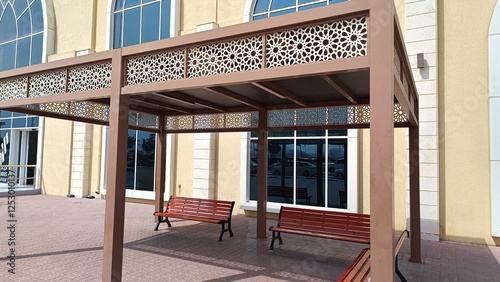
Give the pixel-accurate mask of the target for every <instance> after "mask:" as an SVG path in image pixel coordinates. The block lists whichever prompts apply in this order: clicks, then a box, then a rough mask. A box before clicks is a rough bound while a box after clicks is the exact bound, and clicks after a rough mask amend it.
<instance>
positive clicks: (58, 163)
mask: <svg viewBox="0 0 500 282" xmlns="http://www.w3.org/2000/svg"><path fill="white" fill-rule="evenodd" d="M43 134H44V141H43V147H42V175H41V179H40V186H41V189H42V193H44V194H47V195H58V196H66V195H68V194H69V187H70V183H71V179H70V177H71V156H72V152H73V150H72V142H71V140H72V137H73V122H72V121H65V120H60V119H52V118H45V119H44V132H43Z"/></svg>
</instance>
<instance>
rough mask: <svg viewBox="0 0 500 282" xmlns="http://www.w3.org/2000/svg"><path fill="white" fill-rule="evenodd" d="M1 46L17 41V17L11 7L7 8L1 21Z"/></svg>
mask: <svg viewBox="0 0 500 282" xmlns="http://www.w3.org/2000/svg"><path fill="white" fill-rule="evenodd" d="M0 30H1V31H2V32H0V44H1V43H4V42H7V41H10V40H14V39H16V33H17V32H16V16H15V15H14V10H13V9H12V6H11V5H7V6H5V11H4V13H3V15H2V18H1V19H0Z"/></svg>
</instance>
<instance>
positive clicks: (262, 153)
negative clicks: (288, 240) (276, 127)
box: [257, 110, 268, 238]
mask: <svg viewBox="0 0 500 282" xmlns="http://www.w3.org/2000/svg"><path fill="white" fill-rule="evenodd" d="M258 136H259V140H258V142H259V144H258V166H257V238H266V236H267V223H266V220H267V143H268V142H267V137H268V134H267V111H265V110H261V111H259V132H258Z"/></svg>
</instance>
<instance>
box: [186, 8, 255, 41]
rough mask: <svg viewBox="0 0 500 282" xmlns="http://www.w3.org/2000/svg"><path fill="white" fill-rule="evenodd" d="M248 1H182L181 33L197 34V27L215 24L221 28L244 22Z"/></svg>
mask: <svg viewBox="0 0 500 282" xmlns="http://www.w3.org/2000/svg"><path fill="white" fill-rule="evenodd" d="M245 3H246V0H204V1H200V0H182V1H181V15H183V16H181V27H180V28H181V32H180V34H181V35H183V34H188V33H194V32H196V26H197V25H200V24H205V23H210V22H215V23H217V24H219V27H223V26H228V25H234V24H237V23H241V22H242V21H243V12H244V8H245Z"/></svg>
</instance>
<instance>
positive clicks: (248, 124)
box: [165, 112, 259, 131]
mask: <svg viewBox="0 0 500 282" xmlns="http://www.w3.org/2000/svg"><path fill="white" fill-rule="evenodd" d="M258 126H259V113H258V112H247V113H227V114H208V115H199V116H173V117H165V130H167V131H169V130H170V131H172V130H175V131H182V130H193V129H206V130H211V129H255V128H258Z"/></svg>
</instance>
